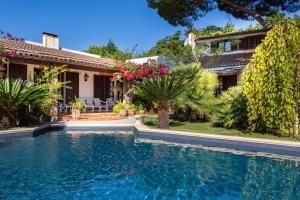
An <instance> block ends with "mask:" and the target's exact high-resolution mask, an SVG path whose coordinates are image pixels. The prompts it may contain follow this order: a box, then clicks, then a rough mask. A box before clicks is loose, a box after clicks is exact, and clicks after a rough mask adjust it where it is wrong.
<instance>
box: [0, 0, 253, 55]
mask: <svg viewBox="0 0 300 200" xmlns="http://www.w3.org/2000/svg"><path fill="white" fill-rule="evenodd" d="M1 8H2V9H1V13H0V17H1V22H0V30H3V31H5V32H10V33H12V34H13V35H14V36H17V37H22V38H25V39H26V40H32V41H36V42H41V33H42V32H44V31H45V32H50V33H54V34H57V35H59V37H60V42H61V46H62V47H64V48H71V49H76V50H84V49H87V47H88V46H89V45H92V44H97V45H98V44H106V43H107V41H108V39H112V40H113V41H115V43H116V44H117V46H118V47H120V48H122V49H130V48H132V47H133V46H134V45H135V44H137V45H138V51H144V50H147V49H149V48H150V47H152V46H153V45H154V44H155V42H156V41H157V40H159V39H162V38H163V37H165V36H167V35H171V34H173V33H174V32H176V31H177V30H184V29H185V28H184V27H174V26H171V25H170V24H168V22H166V21H165V20H164V19H162V18H161V17H160V16H159V15H158V14H157V13H156V11H155V10H153V9H150V8H148V6H147V2H146V0H127V1H126V0H51V1H50V0H44V1H43V0H9V1H3V2H1ZM3 8H5V9H3ZM228 19H229V16H228V15H227V14H225V13H223V12H219V11H214V12H212V13H210V14H208V15H207V16H206V17H205V18H202V19H200V20H199V21H197V22H196V27H198V28H200V27H205V26H207V25H219V26H223V25H224V24H226V23H227V22H228ZM230 20H231V22H232V23H234V24H235V25H236V26H237V27H239V28H240V27H245V26H248V25H249V24H251V23H252V24H255V22H254V21H252V22H249V21H243V20H237V19H234V18H233V17H231V18H230Z"/></svg>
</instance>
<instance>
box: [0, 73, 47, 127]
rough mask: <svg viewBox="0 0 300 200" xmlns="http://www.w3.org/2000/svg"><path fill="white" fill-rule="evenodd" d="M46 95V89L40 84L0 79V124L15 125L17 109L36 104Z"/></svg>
mask: <svg viewBox="0 0 300 200" xmlns="http://www.w3.org/2000/svg"><path fill="white" fill-rule="evenodd" d="M47 96H48V91H47V89H46V88H45V87H44V86H42V85H36V84H34V83H32V82H28V81H24V80H21V79H15V80H10V79H8V78H6V79H4V80H2V81H0V114H1V116H2V125H3V126H5V127H9V126H15V125H16V116H17V111H18V109H20V108H22V107H25V106H28V105H36V104H39V103H41V102H43V101H44V99H45V98H46V97H47Z"/></svg>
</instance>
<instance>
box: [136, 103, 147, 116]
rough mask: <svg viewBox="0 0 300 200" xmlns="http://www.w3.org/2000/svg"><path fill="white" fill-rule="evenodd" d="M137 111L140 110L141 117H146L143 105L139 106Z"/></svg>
mask: <svg viewBox="0 0 300 200" xmlns="http://www.w3.org/2000/svg"><path fill="white" fill-rule="evenodd" d="M135 109H136V110H138V114H139V115H144V114H145V110H144V107H143V106H142V105H141V104H138V105H137V106H136V108H135Z"/></svg>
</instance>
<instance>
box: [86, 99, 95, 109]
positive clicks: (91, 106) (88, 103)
mask: <svg viewBox="0 0 300 200" xmlns="http://www.w3.org/2000/svg"><path fill="white" fill-rule="evenodd" d="M85 102H86V106H85V108H86V110H87V109H91V110H92V112H94V111H95V105H94V100H93V98H85Z"/></svg>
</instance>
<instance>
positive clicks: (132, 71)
mask: <svg viewBox="0 0 300 200" xmlns="http://www.w3.org/2000/svg"><path fill="white" fill-rule="evenodd" d="M117 70H118V72H117V73H115V74H114V80H122V79H125V80H127V81H138V80H142V79H143V78H151V79H154V78H155V76H156V75H160V76H168V75H169V67H168V66H166V65H163V64H160V65H157V64H152V63H144V64H141V65H136V64H132V63H130V64H126V65H125V66H118V67H117Z"/></svg>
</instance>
